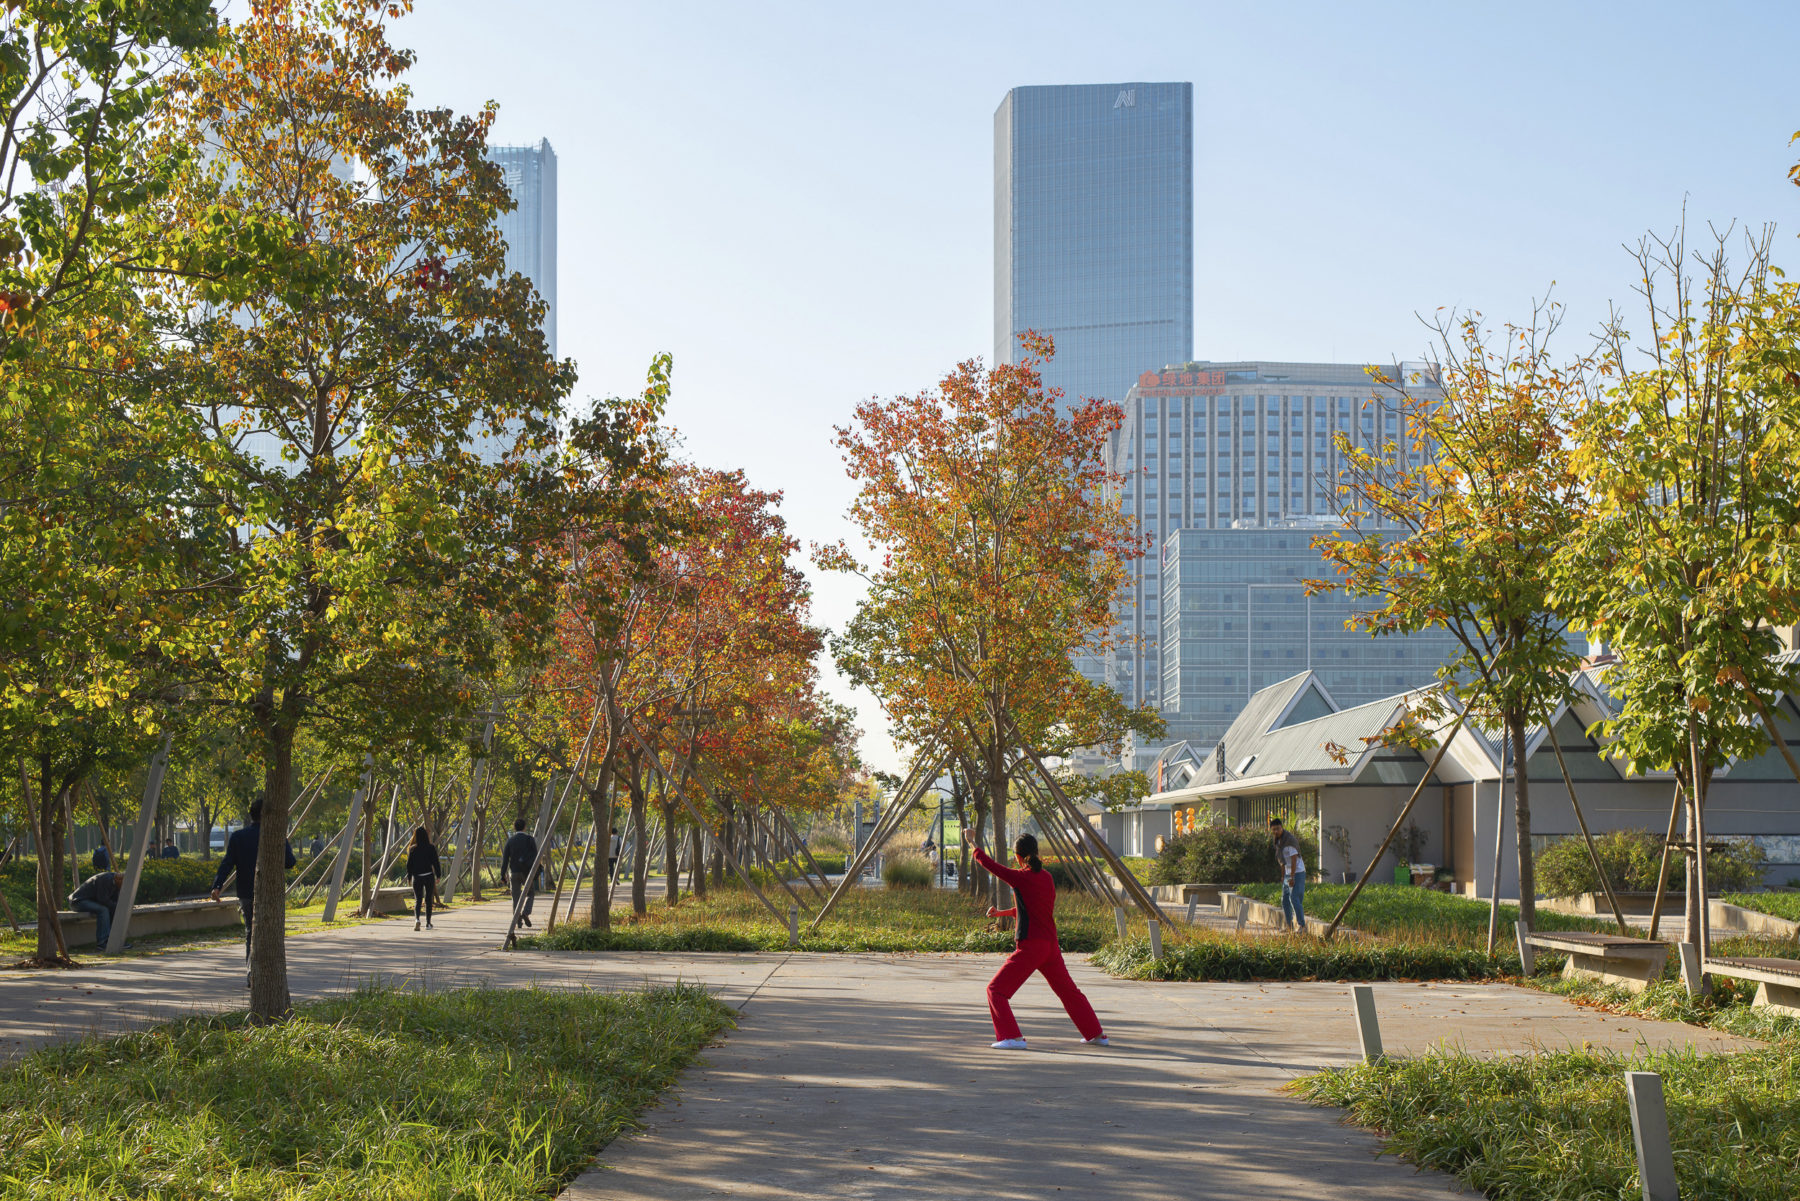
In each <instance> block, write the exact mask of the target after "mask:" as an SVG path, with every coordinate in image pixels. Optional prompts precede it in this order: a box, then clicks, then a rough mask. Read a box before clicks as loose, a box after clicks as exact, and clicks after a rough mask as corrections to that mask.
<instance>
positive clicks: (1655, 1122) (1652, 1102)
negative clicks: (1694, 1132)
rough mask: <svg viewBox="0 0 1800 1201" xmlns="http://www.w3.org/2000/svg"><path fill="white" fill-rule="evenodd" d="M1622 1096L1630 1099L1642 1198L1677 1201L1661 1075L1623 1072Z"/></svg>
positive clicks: (1677, 1191) (1632, 1131)
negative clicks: (1642, 1187) (1623, 1093)
mask: <svg viewBox="0 0 1800 1201" xmlns="http://www.w3.org/2000/svg"><path fill="white" fill-rule="evenodd" d="M1625 1096H1626V1099H1627V1100H1629V1101H1630V1102H1631V1141H1632V1143H1633V1145H1634V1146H1635V1147H1636V1148H1637V1161H1638V1179H1639V1180H1641V1181H1642V1182H1643V1185H1644V1201H1681V1189H1680V1188H1679V1187H1678V1186H1677V1185H1676V1183H1675V1155H1674V1151H1673V1149H1672V1148H1671V1147H1670V1146H1669V1109H1668V1106H1667V1105H1665V1104H1664V1102H1663V1086H1662V1077H1661V1076H1658V1075H1657V1074H1656V1073H1655V1072H1626V1073H1625Z"/></svg>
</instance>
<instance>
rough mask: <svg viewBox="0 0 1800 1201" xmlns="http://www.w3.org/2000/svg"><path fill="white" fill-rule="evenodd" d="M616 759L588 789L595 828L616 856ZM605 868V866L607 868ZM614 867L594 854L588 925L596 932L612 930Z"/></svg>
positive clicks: (608, 761)
mask: <svg viewBox="0 0 1800 1201" xmlns="http://www.w3.org/2000/svg"><path fill="white" fill-rule="evenodd" d="M611 779H612V756H610V755H608V756H607V757H606V761H605V762H603V763H602V764H601V765H600V774H599V776H598V777H597V778H596V780H595V783H594V786H593V787H592V788H590V789H589V790H588V809H589V811H590V812H592V813H593V815H594V829H596V830H598V831H599V834H598V835H597V837H598V838H599V840H600V841H599V846H601V847H604V848H605V849H606V851H607V854H609V855H610V854H611V853H612V831H613V812H612V793H611ZM603 865H604V866H603ZM612 882H613V876H612V868H611V865H610V864H608V863H607V857H606V855H602V854H600V852H599V850H598V849H597V850H596V851H595V852H594V886H593V889H592V894H593V895H592V896H590V897H589V898H588V925H589V926H590V927H592V928H593V929H595V930H610V929H611V928H612Z"/></svg>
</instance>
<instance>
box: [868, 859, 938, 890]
mask: <svg viewBox="0 0 1800 1201" xmlns="http://www.w3.org/2000/svg"><path fill="white" fill-rule="evenodd" d="M935 876H936V873H935V872H934V871H933V870H932V867H931V861H930V860H929V859H926V858H925V857H924V856H923V855H889V856H887V857H886V859H885V860H884V861H883V863H882V865H881V879H882V880H883V882H885V883H886V884H887V886H888V887H889V888H930V887H931V885H932V881H933V879H934V877H935Z"/></svg>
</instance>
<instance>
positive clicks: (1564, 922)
mask: <svg viewBox="0 0 1800 1201" xmlns="http://www.w3.org/2000/svg"><path fill="white" fill-rule="evenodd" d="M1351 887H1352V886H1351V885H1348V884H1309V885H1307V886H1306V916H1307V917H1308V918H1317V919H1318V920H1319V921H1321V922H1329V921H1330V920H1331V919H1332V917H1333V915H1335V914H1336V913H1337V911H1338V906H1340V905H1342V904H1343V903H1344V898H1345V897H1347V896H1349V895H1350V892H1351ZM1236 891H1237V892H1240V893H1242V894H1243V895H1244V896H1247V897H1249V898H1251V899H1252V900H1257V901H1267V902H1269V903H1270V904H1272V905H1279V904H1281V885H1279V884H1245V885H1243V886H1242V887H1240V888H1238V889H1237V890H1236ZM1518 920H1519V907H1518V906H1517V905H1502V906H1500V935H1499V942H1501V943H1504V944H1505V945H1507V946H1508V947H1511V946H1513V945H1514V941H1515V940H1514V937H1513V923H1514V922H1516V921H1518ZM1344 924H1345V925H1347V926H1350V927H1351V928H1353V929H1356V930H1361V931H1364V932H1365V933H1368V934H1379V935H1381V936H1382V937H1384V938H1398V939H1403V940H1406V941H1411V942H1421V943H1426V942H1438V943H1447V944H1450V945H1453V946H1458V947H1480V948H1483V949H1485V948H1486V947H1487V929H1488V903H1487V902H1486V901H1478V900H1475V899H1474V898H1472V897H1459V896H1452V895H1451V894H1450V893H1447V892H1438V891H1437V890H1435V889H1431V888H1413V887H1411V886H1409V885H1404V884H1371V885H1369V886H1368V887H1367V888H1365V889H1363V891H1362V895H1361V896H1359V897H1357V898H1356V904H1355V905H1354V906H1352V907H1351V909H1350V912H1349V913H1348V914H1346V915H1345V917H1344ZM1537 929H1539V930H1598V931H1611V932H1616V931H1617V927H1616V926H1615V925H1614V924H1613V923H1612V922H1611V921H1596V920H1595V919H1594V918H1591V917H1577V916H1574V915H1571V914H1566V913H1551V912H1550V911H1549V910H1547V909H1543V908H1539V909H1538V911H1537Z"/></svg>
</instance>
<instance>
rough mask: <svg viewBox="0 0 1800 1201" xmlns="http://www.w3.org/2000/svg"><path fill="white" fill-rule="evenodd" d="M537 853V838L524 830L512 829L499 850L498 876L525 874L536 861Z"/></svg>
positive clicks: (513, 876)
mask: <svg viewBox="0 0 1800 1201" xmlns="http://www.w3.org/2000/svg"><path fill="white" fill-rule="evenodd" d="M537 853H538V844H537V839H535V838H533V837H532V836H531V835H530V834H529V833H528V832H526V831H524V830H516V831H514V832H513V836H512V837H511V838H509V839H507V840H506V846H505V847H504V848H503V849H502V850H501V852H500V878H501V879H502V880H504V879H507V878H508V876H509V875H510V876H511V877H512V878H513V879H518V878H519V877H521V876H523V875H525V873H526V872H529V871H530V870H531V865H532V864H533V863H534V862H536V861H537Z"/></svg>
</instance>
